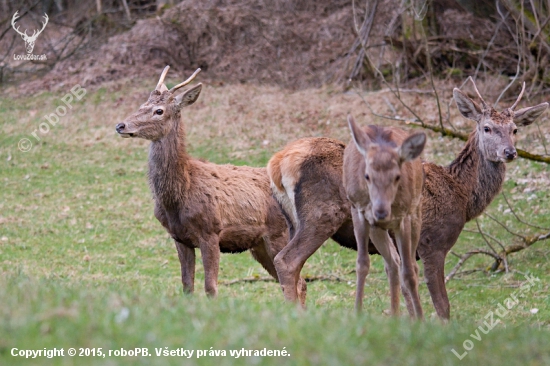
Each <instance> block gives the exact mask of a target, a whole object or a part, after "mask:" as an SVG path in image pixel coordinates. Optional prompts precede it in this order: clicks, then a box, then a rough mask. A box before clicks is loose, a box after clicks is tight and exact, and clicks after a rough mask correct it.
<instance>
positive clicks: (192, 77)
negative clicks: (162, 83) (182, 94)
mask: <svg viewBox="0 0 550 366" xmlns="http://www.w3.org/2000/svg"><path fill="white" fill-rule="evenodd" d="M199 72H201V69H200V68H198V69H197V70H195V72H194V73H193V75H191V76H189V78H188V79H187V80H185V81H184V82H183V83H180V84H178V85H176V86H174V87H173V88H172V89H170V93H173V92H175V91H176V90H178V89H179V88H181V87H182V86H186V85H187V84H189V83H190V82H192V81H193V79H194V78H195V76H197V74H198V73H199Z"/></svg>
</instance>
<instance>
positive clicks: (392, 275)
mask: <svg viewBox="0 0 550 366" xmlns="http://www.w3.org/2000/svg"><path fill="white" fill-rule="evenodd" d="M370 238H371V240H372V243H373V244H374V246H375V247H376V249H377V250H378V252H379V253H380V255H381V256H382V258H384V269H385V270H386V275H387V276H388V282H389V285H390V311H391V315H399V300H400V298H399V296H400V291H399V265H400V263H401V260H400V259H399V255H398V254H397V251H396V250H395V247H394V246H393V242H392V241H391V238H390V236H389V234H388V232H387V231H386V230H383V229H380V228H377V227H373V228H371V231H370ZM405 299H407V297H405Z"/></svg>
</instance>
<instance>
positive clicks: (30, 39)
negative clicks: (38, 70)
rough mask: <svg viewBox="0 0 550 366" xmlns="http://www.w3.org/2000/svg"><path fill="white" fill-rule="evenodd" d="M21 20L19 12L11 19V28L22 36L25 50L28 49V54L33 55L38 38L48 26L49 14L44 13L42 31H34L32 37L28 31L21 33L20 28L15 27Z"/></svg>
mask: <svg viewBox="0 0 550 366" xmlns="http://www.w3.org/2000/svg"><path fill="white" fill-rule="evenodd" d="M18 18H19V12H18V11H16V12H15V14H13V17H12V18H11V26H12V27H13V29H14V30H15V31H16V32H17V33H19V34H20V35H21V38H23V41H25V48H26V49H27V53H32V50H33V49H34V43H35V42H36V38H38V36H39V35H40V33H42V31H43V30H44V28H46V24H48V20H49V18H48V14H46V13H44V20H45V21H44V22H42V29H40V30H36V29H35V30H33V32H32V35H31V36H29V35H28V34H27V29H25V32H21V31H20V30H19V26H17V27H15V21H16V20H17V19H18Z"/></svg>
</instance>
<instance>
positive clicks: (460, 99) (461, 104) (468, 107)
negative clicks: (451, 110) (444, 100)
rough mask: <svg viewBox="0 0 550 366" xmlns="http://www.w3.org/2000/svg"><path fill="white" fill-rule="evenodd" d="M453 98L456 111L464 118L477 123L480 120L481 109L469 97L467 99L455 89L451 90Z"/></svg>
mask: <svg viewBox="0 0 550 366" xmlns="http://www.w3.org/2000/svg"><path fill="white" fill-rule="evenodd" d="M453 97H454V98H455V101H456V105H457V106H458V110H459V111H460V113H461V114H462V115H463V116H464V117H466V118H468V119H471V120H472V121H476V122H479V121H480V120H481V116H482V111H481V107H480V106H479V105H478V104H477V103H476V102H474V101H473V100H472V99H471V98H470V97H468V96H467V95H466V94H464V93H463V92H461V91H460V90H458V89H457V88H454V89H453Z"/></svg>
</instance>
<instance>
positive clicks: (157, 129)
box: [116, 66, 202, 141]
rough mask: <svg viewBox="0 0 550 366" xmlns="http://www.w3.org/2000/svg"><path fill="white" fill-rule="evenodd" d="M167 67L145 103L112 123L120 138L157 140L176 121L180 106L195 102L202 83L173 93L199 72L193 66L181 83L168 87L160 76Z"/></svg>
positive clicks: (165, 133)
mask: <svg viewBox="0 0 550 366" xmlns="http://www.w3.org/2000/svg"><path fill="white" fill-rule="evenodd" d="M169 69H170V66H166V67H165V68H164V70H163V71H162V74H161V76H160V79H159V82H158V84H157V87H156V88H155V90H153V91H152V92H151V94H150V95H149V99H148V100H147V102H145V103H144V104H142V105H141V106H140V107H139V109H138V111H137V112H136V113H134V114H132V115H131V116H129V117H127V118H126V119H125V120H124V121H123V122H121V123H119V124H117V125H116V131H117V132H118V134H119V135H120V136H122V137H126V138H127V137H140V138H143V139H146V140H150V141H158V140H160V139H162V138H163V137H164V136H166V135H167V134H168V133H169V132H170V131H171V130H172V129H173V127H174V124H175V123H177V121H179V118H180V116H181V113H180V112H181V109H182V108H183V107H186V106H188V105H191V104H193V103H195V101H196V100H197V98H198V97H199V94H200V92H201V89H202V84H200V83H199V84H197V85H195V86H194V87H192V88H191V89H188V90H186V91H184V92H183V93H181V94H179V95H177V96H176V95H175V92H176V91H177V90H178V89H180V88H181V87H183V86H185V85H187V84H189V83H190V82H191V81H193V79H194V78H195V76H197V74H198V73H199V72H200V71H201V69H197V70H196V71H195V72H194V73H193V75H191V76H190V77H189V78H188V79H187V80H185V81H184V82H183V83H180V84H178V85H176V86H174V87H173V88H172V89H170V90H168V88H167V87H166V85H164V78H165V77H166V74H167V73H168V70H169Z"/></svg>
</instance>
